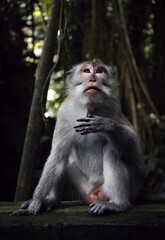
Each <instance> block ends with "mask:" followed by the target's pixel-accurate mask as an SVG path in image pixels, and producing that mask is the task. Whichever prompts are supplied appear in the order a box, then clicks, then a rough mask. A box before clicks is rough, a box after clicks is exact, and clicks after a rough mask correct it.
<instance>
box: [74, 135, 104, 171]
mask: <svg viewBox="0 0 165 240" xmlns="http://www.w3.org/2000/svg"><path fill="white" fill-rule="evenodd" d="M81 137H82V138H80V139H79V140H78V142H77V144H76V145H75V146H74V151H75V158H76V161H77V162H78V163H79V165H80V166H81V168H82V169H83V171H84V172H85V173H86V174H87V175H88V174H89V175H90V174H93V175H100V174H102V172H103V148H104V143H103V141H102V140H101V139H100V137H99V135H98V134H89V135H86V136H81Z"/></svg>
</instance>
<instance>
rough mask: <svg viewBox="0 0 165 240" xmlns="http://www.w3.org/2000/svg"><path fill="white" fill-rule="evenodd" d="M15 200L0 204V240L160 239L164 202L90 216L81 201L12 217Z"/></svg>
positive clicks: (163, 235)
mask: <svg viewBox="0 0 165 240" xmlns="http://www.w3.org/2000/svg"><path fill="white" fill-rule="evenodd" d="M19 206H20V204H19V203H0V240H41V239H43V240H53V239H55V240H81V239H83V240H87V239H92V240H93V239H100V240H102V239H103V240H164V239H165V204H164V205H160V204H154V205H151V204H150V205H138V206H135V207H133V208H132V209H131V210H130V211H128V212H127V213H121V214H110V215H107V216H99V217H95V216H91V215H89V214H88V212H87V210H88V207H87V206H86V205H84V204H83V202H63V203H62V207H61V208H59V209H56V210H54V211H53V212H51V213H43V214H42V215H39V216H23V217H13V216H10V213H12V212H13V211H15V210H16V209H18V208H19Z"/></svg>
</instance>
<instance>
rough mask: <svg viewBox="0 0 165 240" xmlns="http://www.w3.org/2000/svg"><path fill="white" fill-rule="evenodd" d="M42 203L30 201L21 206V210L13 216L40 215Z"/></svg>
mask: <svg viewBox="0 0 165 240" xmlns="http://www.w3.org/2000/svg"><path fill="white" fill-rule="evenodd" d="M41 207H42V203H41V202H40V201H35V200H28V201H26V202H24V203H23V204H22V205H21V208H20V209H19V210H17V211H15V212H13V214H12V215H13V216H24V215H34V216H36V215H38V214H39V212H41Z"/></svg>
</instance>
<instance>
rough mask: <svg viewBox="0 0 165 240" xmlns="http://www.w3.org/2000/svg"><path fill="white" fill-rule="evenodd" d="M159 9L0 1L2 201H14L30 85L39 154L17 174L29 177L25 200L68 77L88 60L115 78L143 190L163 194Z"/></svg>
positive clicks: (105, 1)
mask: <svg viewBox="0 0 165 240" xmlns="http://www.w3.org/2000/svg"><path fill="white" fill-rule="evenodd" d="M164 9H165V1H163V0H139V1H135V0H123V1H121V0H116V1H115V0H102V1H101V0H98V1H96V0H79V1H76V0H33V1H32V0H26V1H25V0H1V2H0V23H1V24H0V201H13V200H14V196H15V192H16V186H17V190H18V188H19V187H18V185H17V178H18V174H19V169H20V164H21V158H22V159H23V157H22V152H23V147H24V148H25V146H24V140H25V134H26V129H27V124H28V119H29V112H30V108H31V106H32V105H31V103H32V98H33V93H34V89H37V88H38V85H36V86H35V81H36V80H38V81H37V82H40V83H41V84H40V89H41V90H40V93H41V94H40V98H41V99H40V101H39V100H38V106H39V108H40V113H41V114H40V116H39V118H40V120H41V121H38V125H36V126H37V127H38V126H39V127H40V133H39V134H37V131H36V136H37V137H36V139H34V137H33V136H31V138H32V140H31V141H32V142H33V143H34V144H37V149H38V150H37V152H35V151H34V149H33V151H32V150H31V149H30V150H28V154H27V151H26V154H25V155H26V157H27V155H28V160H26V157H25V156H24V160H22V161H24V163H25V162H27V163H28V162H30V161H31V162H32V161H33V166H32V167H31V168H30V170H29V168H28V171H24V169H25V168H26V167H25V164H24V167H22V170H21V171H23V173H22V174H24V175H25V176H24V177H25V178H26V179H27V177H29V178H30V179H31V180H32V181H31V182H29V184H28V185H29V186H28V188H29V189H30V190H29V192H28V194H27V196H30V194H31V192H33V189H34V187H35V184H36V182H37V181H38V178H39V176H40V173H41V169H42V168H43V165H44V163H45V161H46V157H47V156H48V154H49V150H50V145H51V138H52V133H53V129H54V125H55V121H56V114H57V110H58V108H59V105H60V103H61V101H62V100H63V99H64V97H65V91H64V87H65V76H66V72H67V71H68V70H69V69H70V68H71V67H72V66H73V65H74V64H77V63H79V62H82V61H84V60H89V59H93V58H99V59H101V60H102V61H103V62H104V63H105V64H108V65H112V66H114V69H115V70H116V71H117V73H118V78H119V81H120V85H121V91H120V92H121V104H122V109H123V112H124V114H125V115H126V116H127V118H128V119H129V120H130V121H131V122H132V124H133V125H134V127H135V128H136V130H137V131H138V133H139V135H140V137H141V139H142V146H143V150H144V156H145V164H146V179H145V185H146V186H150V187H153V188H157V189H165V31H164V30H165V14H164ZM50 16H51V17H50ZM48 26H49V27H48ZM45 37H46V41H45V40H44V39H45ZM43 46H44V47H43ZM43 70H44V71H43ZM41 76H42V78H43V79H42V81H40V80H41ZM34 104H37V103H33V106H34ZM40 104H41V105H40ZM34 111H35V110H34ZM37 127H35V126H34V129H35V128H37ZM33 132H34V130H33ZM34 152H35V153H34ZM33 158H34V159H35V160H33ZM27 172H28V173H27ZM19 182H20V181H19ZM26 186H27V184H26ZM19 191H21V190H19ZM71 198H72V199H74V194H72V197H71ZM15 199H17V200H22V199H23V197H22V198H21V197H18V198H15Z"/></svg>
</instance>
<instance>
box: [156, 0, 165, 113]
mask: <svg viewBox="0 0 165 240" xmlns="http://www.w3.org/2000/svg"><path fill="white" fill-rule="evenodd" d="M155 6H156V11H155V38H156V54H155V56H156V57H155V62H156V67H155V69H154V73H155V74H154V75H155V76H154V79H153V81H154V82H153V92H155V93H156V94H155V97H154V99H155V102H156V105H157V107H158V110H159V113H160V114H165V93H164V91H165V31H164V27H165V14H164V9H165V1H164V0H156V5H155Z"/></svg>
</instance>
